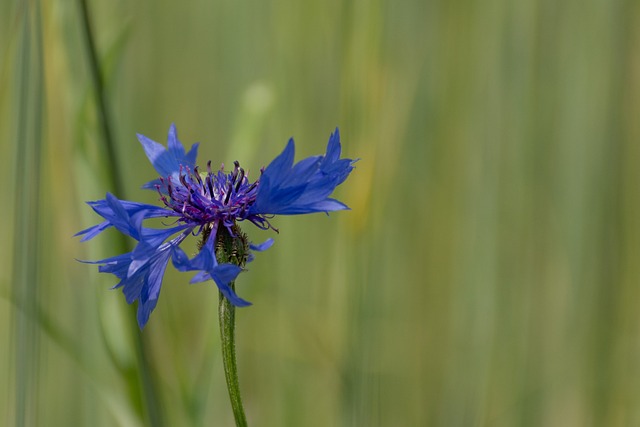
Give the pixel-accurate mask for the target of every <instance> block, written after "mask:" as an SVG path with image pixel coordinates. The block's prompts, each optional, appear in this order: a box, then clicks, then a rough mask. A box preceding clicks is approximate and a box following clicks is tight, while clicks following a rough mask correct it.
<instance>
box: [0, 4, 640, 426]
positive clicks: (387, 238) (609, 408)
mask: <svg viewBox="0 0 640 427" xmlns="http://www.w3.org/2000/svg"><path fill="white" fill-rule="evenodd" d="M80 6H81V3H80V2H76V1H62V0H51V1H46V2H44V1H43V2H38V1H37V0H33V1H10V0H2V1H0V40H1V42H0V138H1V139H0V141H1V145H0V159H1V160H0V161H1V167H0V182H2V185H1V186H0V198H1V200H2V201H3V207H2V209H1V210H0V212H1V213H0V215H1V227H0V242H2V245H1V246H0V346H1V348H2V351H0V385H1V387H0V424H3V425H28V426H31V425H42V426H70V425H87V426H88V425H91V426H138V425H149V424H154V423H155V424H156V425H167V426H180V425H194V426H230V425H232V424H233V421H232V415H231V410H230V406H229V402H228V397H227V395H226V388H225V385H224V376H223V371H222V365H221V360H220V354H219V350H220V349H219V338H218V329H217V328H218V325H217V318H216V306H217V291H216V288H215V287H214V286H212V285H211V284H202V285H198V286H189V285H188V284H187V282H188V279H189V277H190V276H189V275H186V274H178V273H177V272H175V271H174V270H173V269H172V267H170V268H169V269H168V272H167V275H166V277H165V280H164V286H163V290H162V295H161V298H160V301H159V304H158V307H157V309H156V311H155V312H154V313H153V315H152V317H151V320H150V322H149V324H148V325H147V327H146V328H145V330H144V332H143V333H142V334H141V335H140V334H138V333H137V329H136V327H135V321H134V319H133V317H132V316H133V314H132V311H133V310H135V307H129V306H127V304H126V302H125V300H124V297H123V296H122V294H121V292H119V291H110V290H109V288H110V287H111V286H113V285H114V284H115V283H116V280H115V278H114V277H113V276H110V275H109V276H106V275H102V274H98V272H97V268H95V267H94V266H88V265H84V264H80V263H78V262H76V261H75V260H74V258H79V259H99V258H101V257H106V256H111V255H115V254H117V253H119V252H120V251H121V249H122V241H120V240H118V237H117V235H116V234H117V233H114V232H113V233H111V232H110V233H105V234H104V235H101V236H100V237H98V238H96V239H94V240H93V241H91V242H90V243H86V244H84V243H83V244H81V243H79V239H78V238H73V237H72V235H73V234H74V233H75V232H76V231H78V230H80V229H83V228H85V227H88V226H90V225H93V224H95V223H97V222H98V221H99V217H98V216H97V215H95V214H93V212H92V211H91V209H90V208H89V207H88V206H86V205H85V204H84V201H86V200H96V199H99V198H103V197H104V195H105V193H106V192H107V191H111V192H115V193H116V194H117V196H119V197H120V198H124V199H129V200H137V201H144V202H148V203H155V202H156V200H157V196H156V195H155V194H154V193H153V192H148V191H143V190H141V189H140V185H141V184H142V183H144V182H146V181H149V180H151V179H153V178H155V172H154V171H153V169H152V167H151V166H150V165H149V164H148V162H147V160H146V158H145V156H144V153H143V151H142V149H141V148H140V146H139V143H138V142H137V140H136V138H135V133H136V132H140V133H143V134H145V135H147V136H149V137H151V138H153V139H155V140H157V141H160V142H162V143H164V142H165V141H166V133H167V130H168V128H169V125H170V124H171V123H172V122H175V123H176V125H177V127H178V131H179V133H180V137H181V139H182V141H183V143H184V144H185V145H189V146H190V145H191V144H192V143H193V142H196V141H200V142H201V147H200V156H199V161H200V163H204V162H205V161H206V160H207V159H212V160H213V163H214V164H216V163H220V162H225V163H227V164H229V163H231V162H232V161H233V160H236V159H238V160H240V161H241V163H242V164H243V165H244V166H245V167H248V168H249V169H251V170H252V171H254V173H255V172H257V171H258V169H259V168H260V167H261V166H263V165H266V164H268V163H269V161H270V160H271V159H272V158H273V157H274V156H275V155H276V154H277V153H279V152H280V150H282V148H283V147H284V144H285V142H286V140H287V139H288V138H289V137H290V136H294V137H295V138H296V142H297V159H300V158H302V157H303V156H308V155H313V154H319V153H322V152H323V150H324V148H325V144H326V141H327V139H328V137H329V134H330V133H331V131H332V130H333V129H334V128H335V126H339V127H340V130H341V134H342V140H343V152H344V155H345V156H347V157H353V158H355V157H359V158H361V159H362V160H361V161H360V162H359V163H358V164H357V169H356V170H355V171H354V173H353V174H352V176H351V177H350V178H349V180H348V181H347V182H346V183H345V184H343V185H342V186H341V187H340V188H339V189H338V190H337V193H336V197H338V198H339V199H340V200H342V201H344V202H345V203H347V204H348V205H349V206H351V208H352V210H351V211H348V212H339V213H335V214H332V215H331V216H330V217H327V216H325V215H322V214H318V215H309V216H302V217H279V218H276V219H275V220H274V225H275V226H276V227H278V228H279V229H280V230H281V232H280V234H279V235H277V236H274V234H273V233H272V232H262V231H260V230H256V229H254V228H253V227H252V226H251V225H250V224H249V225H247V226H245V228H244V229H245V231H248V232H250V236H251V237H252V239H254V241H262V240H264V239H266V238H267V237H275V239H276V244H275V245H274V247H273V248H272V249H270V250H269V251H267V252H266V253H263V254H259V255H258V256H257V257H256V260H255V262H253V263H252V264H251V265H250V272H248V273H244V274H242V275H241V276H240V278H239V280H238V283H237V286H238V291H239V293H240V295H241V296H243V297H245V298H247V299H248V300H250V301H252V302H253V303H254V305H253V306H252V307H250V308H246V309H242V310H239V311H238V313H237V352H238V358H239V369H240V381H241V387H242V391H243V397H244V401H245V406H246V411H247V416H248V418H249V421H250V424H251V425H255V426H447V427H448V426H562V427H566V426H639V425H640V310H639V307H640V287H639V286H638V285H639V282H640V280H639V279H640V262H639V258H640V168H639V167H638V165H639V164H640V49H639V47H640V3H639V2H637V1H631V0H629V1H615V0H614V1H596V0H587V1H574V0H568V1H562V2H556V1H552V0H539V1H533V0H522V1H508V0H487V1H482V2H480V1H471V0H459V1H442V0H423V1H417V0H408V1H392V0H369V1H362V0H356V1H340V0H326V1H322V2H319V1H311V2H300V1H292V0H267V1H262V0H260V1H259V0H244V1H242V0H233V1H231V0H218V1H204V0H200V1H193V2H184V3H179V2H172V1H153V2H152V1H139V2H129V1H124V0H118V1H110V2H101V3H98V2H97V1H91V2H90V4H89V6H90V16H91V27H90V28H91V31H92V32H93V34H94V35H95V47H96V49H95V50H96V52H97V59H98V61H99V63H100V71H101V73H102V76H103V80H104V97H103V99H104V100H105V101H106V106H107V110H108V112H109V115H110V121H111V129H112V133H113V135H112V137H113V140H114V141H115V143H116V144H115V150H114V151H115V155H116V159H117V167H114V166H113V164H112V163H111V161H110V157H109V152H108V150H107V148H106V146H105V139H104V137H103V133H102V127H101V119H100V117H101V116H100V109H99V100H100V99H101V98H100V97H99V96H97V95H98V93H99V91H97V90H96V84H95V81H94V79H93V78H92V73H91V68H90V63H91V62H90V54H89V50H88V49H87V37H86V34H85V32H84V30H83V28H84V27H83V22H85V21H83V15H82V13H81V7H80ZM114 171H115V173H117V176H114V174H113V173H114ZM254 176H255V175H254ZM118 182H120V183H121V184H120V185H121V186H122V188H117V186H118V184H117V183H118ZM118 192H119V193H120V194H118Z"/></svg>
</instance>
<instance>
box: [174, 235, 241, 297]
mask: <svg viewBox="0 0 640 427" xmlns="http://www.w3.org/2000/svg"><path fill="white" fill-rule="evenodd" d="M216 228H217V227H216ZM216 228H214V229H213V230H212V231H211V233H210V235H209V238H208V239H207V241H206V242H205V244H204V245H203V246H202V249H200V252H199V253H198V254H197V255H196V256H195V257H193V258H192V259H189V257H188V256H187V254H185V253H184V251H183V250H182V249H180V248H176V249H175V250H174V252H173V256H172V261H173V265H174V267H175V268H176V269H178V270H179V271H198V270H200V271H199V272H198V274H196V275H195V276H194V277H193V278H192V279H191V282H190V283H198V282H204V281H207V280H209V279H213V281H214V282H215V284H216V286H217V287H218V289H219V290H220V292H222V294H223V295H224V296H225V297H226V298H227V299H228V300H229V301H230V302H231V303H232V304H233V305H235V306H237V307H245V306H247V305H250V304H251V303H250V302H248V301H246V300H244V299H242V298H240V297H239V296H238V295H236V293H235V292H234V291H233V289H231V287H230V286H229V283H231V282H233V281H234V280H235V279H236V277H238V274H240V273H241V272H242V269H241V268H240V267H238V266H237V265H233V264H218V261H217V260H216V257H215V254H214V249H213V247H214V241H215V235H216Z"/></svg>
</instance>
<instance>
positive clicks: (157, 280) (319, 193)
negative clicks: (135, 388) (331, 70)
mask: <svg viewBox="0 0 640 427" xmlns="http://www.w3.org/2000/svg"><path fill="white" fill-rule="evenodd" d="M138 140H139V141H140V143H141V144H142V147H143V148H144V151H145V153H146V155H147V157H148V158H149V161H150V162H151V164H152V165H153V167H154V168H155V169H156V171H157V172H158V174H159V175H160V178H159V179H157V180H154V181H150V182H149V183H147V184H145V185H144V188H148V189H153V190H155V191H157V192H158V194H159V200H160V201H161V202H162V205H163V206H154V205H147V204H143V203H136V202H130V201H126V200H119V199H118V198H116V197H115V196H114V195H112V194H110V193H107V195H106V197H105V199H103V200H98V201H95V202H88V204H89V206H91V208H92V209H93V210H94V211H95V212H96V213H97V214H98V215H100V216H101V217H102V218H104V221H103V222H102V223H100V224H98V225H94V226H93V227H89V228H87V229H86V230H83V231H80V232H79V233H77V234H76V235H81V236H83V237H82V240H81V241H86V240H89V239H92V238H93V237H95V236H96V235H98V234H100V233H101V232H102V231H104V230H106V229H107V228H110V227H115V228H116V229H117V230H118V231H120V232H121V233H123V234H126V235H127V236H130V237H132V238H133V239H135V240H136V241H137V244H136V247H135V248H134V249H133V250H132V251H131V252H128V253H125V254H122V255H117V256H115V257H111V258H106V259H103V260H99V261H86V262H88V263H92V264H98V265H99V267H98V270H99V271H100V272H102V273H111V274H114V275H115V276H116V277H117V278H118V279H119V280H120V281H119V282H118V284H117V285H116V286H115V288H122V291H123V293H124V295H125V298H126V300H127V302H128V303H129V304H131V303H133V302H134V301H136V300H138V324H139V326H140V328H143V327H144V325H145V324H146V323H147V321H148V320H149V315H150V314H151V312H152V311H153V309H154V308H155V306H156V304H157V302H158V297H159V295H160V288H161V286H162V278H163V276H164V272H165V270H166V267H167V264H168V263H169V260H171V261H172V263H173V265H174V267H175V268H176V269H178V270H179V271H185V272H186V271H194V272H196V275H195V276H194V277H193V278H192V279H191V283H197V282H202V281H207V280H211V279H212V280H213V281H214V282H215V284H216V285H217V286H218V289H219V290H220V292H221V293H222V294H223V295H224V296H225V298H227V299H228V300H229V301H230V302H231V303H232V304H233V305H235V306H238V307H243V306H247V305H250V304H251V303H250V302H248V301H246V300H244V299H242V298H240V297H239V296H238V295H236V293H235V292H234V290H233V288H232V286H230V284H231V283H232V282H233V281H234V280H235V279H236V277H237V276H238V274H240V272H241V271H242V266H244V264H245V263H246V262H248V261H251V259H252V255H251V253H250V251H263V250H266V249H268V248H269V247H270V246H271V245H272V244H273V239H268V240H267V241H266V242H264V243H262V244H259V245H253V244H249V243H248V242H247V240H246V236H245V235H244V234H243V233H242V231H241V230H240V228H239V227H238V222H241V221H249V222H252V223H253V224H255V225H256V226H258V227H259V228H261V229H264V230H267V229H272V230H274V231H276V232H277V231H278V230H277V229H276V228H274V227H273V226H272V225H271V223H270V222H269V220H270V219H272V218H273V216H274V215H297V214H306V213H314V212H330V211H337V210H343V209H348V207H347V206H346V205H345V204H343V203H341V202H339V201H338V200H335V199H332V198H330V197H329V196H330V195H331V193H332V192H333V190H334V189H335V188H336V187H337V186H338V185H339V184H341V183H342V182H344V180H345V179H346V178H347V177H348V176H349V174H350V173H351V171H352V170H353V164H354V163H355V161H354V160H352V159H341V158H340V151H341V146H340V134H339V132H338V129H336V131H335V132H334V133H333V134H332V135H331V137H330V138H329V143H328V145H327V152H326V154H325V155H324V156H313V157H308V158H306V159H304V160H301V161H300V162H298V163H296V164H295V165H294V163H293V159H294V151H295V147H294V142H293V139H290V140H289V142H288V143H287V146H286V147H285V149H284V151H283V152H282V153H281V154H280V155H279V156H277V157H276V158H275V159H274V160H273V161H272V162H271V163H270V164H269V165H268V166H267V167H266V168H263V169H262V170H261V176H260V177H259V178H258V179H257V180H255V181H253V182H252V181H251V180H250V179H249V176H248V173H247V172H245V170H244V169H243V168H241V167H240V164H239V163H238V162H237V161H236V162H234V167H233V170H231V171H229V172H225V170H224V165H223V166H222V167H221V168H220V170H219V171H213V170H212V168H211V161H209V162H208V163H207V166H206V171H204V170H200V168H199V167H198V166H196V157H197V154H198V145H197V144H194V145H193V146H192V147H191V149H190V150H189V152H186V150H185V148H184V146H183V145H182V143H181V142H180V140H179V139H178V135H177V132H176V128H175V125H171V128H170V129H169V137H168V143H167V148H165V147H164V146H163V145H161V144H158V143H157V142H155V141H152V140H151V139H149V138H147V137H146V136H143V135H138ZM169 217H173V222H172V226H170V227H168V228H163V229H157V228H150V227H145V226H144V225H143V223H144V220H146V219H150V218H169ZM189 235H196V236H200V239H201V240H200V243H199V252H198V253H197V255H195V256H194V257H193V258H189V257H188V256H187V254H185V252H184V251H183V250H182V249H181V248H180V244H181V243H182V242H183V241H184V240H185V239H186V238H187V237H188V236H189ZM225 236H226V238H227V240H226V241H227V242H231V241H236V242H241V243H240V244H239V246H237V247H233V248H230V249H228V250H225V248H224V247H223V246H224V244H225V243H224V242H225ZM235 237H237V239H233V238H235ZM230 238H231V239H230ZM225 251H226V252H225ZM225 253H227V255H229V254H233V256H234V257H235V258H233V259H231V258H229V257H228V256H225Z"/></svg>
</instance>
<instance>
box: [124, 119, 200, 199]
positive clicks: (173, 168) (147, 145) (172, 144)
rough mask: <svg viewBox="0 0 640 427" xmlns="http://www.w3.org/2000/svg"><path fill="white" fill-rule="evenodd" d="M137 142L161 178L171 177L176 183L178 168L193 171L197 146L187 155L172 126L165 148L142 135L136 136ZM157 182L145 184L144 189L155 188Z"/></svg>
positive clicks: (192, 147)
mask: <svg viewBox="0 0 640 427" xmlns="http://www.w3.org/2000/svg"><path fill="white" fill-rule="evenodd" d="M137 136H138V141H140V144H142V148H143V149H144V152H145V154H146V155H147V158H148V159H149V161H150V162H151V164H152V165H153V167H154V168H155V170H156V171H157V172H158V174H160V176H162V177H168V176H173V177H174V178H176V182H178V175H179V173H180V166H188V167H189V168H190V169H192V170H193V168H194V167H195V164H196V157H197V156H198V144H197V143H196V144H193V145H192V146H191V149H190V150H189V152H188V153H186V154H185V149H184V146H183V145H182V143H181V142H180V140H179V139H178V132H177V130H176V127H175V125H174V124H172V125H171V127H170V128H169V136H168V137H167V147H168V149H166V148H164V146H163V145H162V144H159V143H157V142H155V141H153V140H152V139H150V138H147V137H146V136H144V135H141V134H137ZM157 182H158V181H151V182H149V183H147V184H145V186H144V188H155V184H156V183H157Z"/></svg>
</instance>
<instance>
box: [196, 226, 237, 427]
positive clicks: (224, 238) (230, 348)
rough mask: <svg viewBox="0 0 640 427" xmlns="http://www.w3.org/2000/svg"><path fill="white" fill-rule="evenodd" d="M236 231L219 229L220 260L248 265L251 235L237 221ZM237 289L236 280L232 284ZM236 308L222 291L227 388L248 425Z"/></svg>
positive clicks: (220, 310)
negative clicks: (238, 354) (238, 357)
mask: <svg viewBox="0 0 640 427" xmlns="http://www.w3.org/2000/svg"><path fill="white" fill-rule="evenodd" d="M232 230H233V235H231V234H230V233H229V230H228V229H227V227H225V226H222V225H220V226H219V227H218V229H217V232H216V259H217V260H218V262H219V263H220V264H223V263H231V264H235V265H237V266H239V267H244V265H245V264H246V263H247V257H248V256H249V242H248V240H247V236H246V235H245V234H244V233H243V232H242V230H240V228H239V227H238V226H237V225H234V226H233V227H232ZM211 231H212V229H211V227H209V228H207V229H205V231H204V233H203V240H202V242H203V243H204V242H206V240H207V238H208V237H209V233H210V232H211ZM229 286H230V287H231V289H232V290H233V291H234V292H235V281H234V282H231V283H230V284H229ZM235 310H236V308H235V307H234V306H233V304H231V303H230V302H229V300H227V299H226V298H225V297H224V295H222V293H220V298H219V302H218V320H219V322H220V344H221V346H222V362H223V365H224V376H225V378H226V380H227V390H229V399H231V408H232V409H233V417H234V418H235V420H236V426H238V427H246V426H247V418H246V417H245V415H244V408H243V407H242V398H241V397H240V385H239V383H238V365H237V363H236V339H235V338H236V336H235V326H236V323H235Z"/></svg>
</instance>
